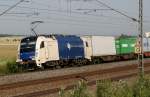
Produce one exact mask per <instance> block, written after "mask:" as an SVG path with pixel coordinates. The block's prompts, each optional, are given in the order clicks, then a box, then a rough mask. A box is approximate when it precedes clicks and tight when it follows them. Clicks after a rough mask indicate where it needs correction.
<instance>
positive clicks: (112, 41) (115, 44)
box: [17, 35, 150, 68]
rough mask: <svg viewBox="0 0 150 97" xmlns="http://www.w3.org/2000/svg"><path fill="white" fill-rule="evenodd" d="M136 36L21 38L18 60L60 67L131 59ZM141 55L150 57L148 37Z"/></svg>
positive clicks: (42, 36)
mask: <svg viewBox="0 0 150 97" xmlns="http://www.w3.org/2000/svg"><path fill="white" fill-rule="evenodd" d="M136 43H137V38H136V37H122V38H121V37H120V38H115V37H113V36H76V35H41V36H37V37H36V36H30V37H26V38H23V39H22V40H21V42H20V45H19V47H18V59H17V62H19V63H20V64H23V65H26V66H29V67H40V68H43V67H47V66H51V67H63V66H65V65H70V66H72V65H77V66H81V65H86V64H99V63H102V62H109V61H120V60H128V59H134V58H136V57H137V53H136V52H135V45H136ZM143 50H144V56H145V57H149V56H150V38H144V40H143Z"/></svg>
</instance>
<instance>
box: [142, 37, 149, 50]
mask: <svg viewBox="0 0 150 97" xmlns="http://www.w3.org/2000/svg"><path fill="white" fill-rule="evenodd" d="M143 51H144V52H150V38H148V37H146V38H143Z"/></svg>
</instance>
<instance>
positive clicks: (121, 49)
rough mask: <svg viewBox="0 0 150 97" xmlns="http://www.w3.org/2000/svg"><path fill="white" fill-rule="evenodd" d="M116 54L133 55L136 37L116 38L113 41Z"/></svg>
mask: <svg viewBox="0 0 150 97" xmlns="http://www.w3.org/2000/svg"><path fill="white" fill-rule="evenodd" d="M115 44H116V53H117V54H128V53H134V51H135V48H134V47H135V44H136V37H126V38H125V37H124V38H118V39H116V41H115Z"/></svg>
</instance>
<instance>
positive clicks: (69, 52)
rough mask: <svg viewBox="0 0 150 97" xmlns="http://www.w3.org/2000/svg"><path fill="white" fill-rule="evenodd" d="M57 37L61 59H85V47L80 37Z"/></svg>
mask: <svg viewBox="0 0 150 97" xmlns="http://www.w3.org/2000/svg"><path fill="white" fill-rule="evenodd" d="M55 37H56V39H57V41H58V48H59V57H60V59H62V60H63V59H77V58H84V45H83V41H82V40H81V38H80V37H78V36H75V35H72V36H63V35H57V36H55Z"/></svg>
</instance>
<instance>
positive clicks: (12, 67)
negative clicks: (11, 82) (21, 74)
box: [6, 60, 19, 73]
mask: <svg viewBox="0 0 150 97" xmlns="http://www.w3.org/2000/svg"><path fill="white" fill-rule="evenodd" d="M6 65H7V72H8V73H16V72H18V71H19V68H18V65H17V64H16V62H15V60H12V61H8V62H7V63H6Z"/></svg>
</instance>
